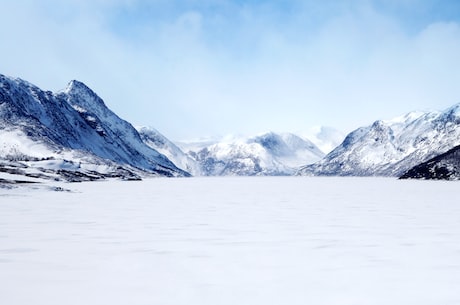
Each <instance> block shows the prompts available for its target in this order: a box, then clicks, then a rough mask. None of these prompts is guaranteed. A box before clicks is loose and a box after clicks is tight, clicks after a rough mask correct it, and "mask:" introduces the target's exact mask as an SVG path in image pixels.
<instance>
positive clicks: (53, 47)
mask: <svg viewBox="0 0 460 305" xmlns="http://www.w3.org/2000/svg"><path fill="white" fill-rule="evenodd" d="M142 3H143V2H142V1H134V0H133V1H129V0H124V1H123V0H120V1H107V0H98V1H77V0H75V1H67V2H65V3H63V2H58V1H53V0H48V1H41V2H40V3H38V2H34V1H17V2H11V3H7V4H5V5H4V8H5V9H4V10H2V13H1V16H0V17H1V18H0V39H1V40H2V48H0V56H1V58H2V59H3V60H2V69H1V71H0V73H5V74H9V75H12V76H19V77H23V78H25V79H27V80H30V81H31V82H33V83H36V84H37V85H39V86H41V87H43V88H44V89H51V90H57V89H59V88H62V87H64V86H65V84H66V82H67V81H69V80H70V79H73V78H77V79H80V80H82V81H84V82H86V83H87V84H88V85H89V86H91V87H92V88H93V89H94V90H95V91H96V92H97V93H99V94H100V95H101V96H102V97H103V98H104V99H105V100H106V102H107V104H108V105H109V106H110V107H111V108H112V109H114V110H115V111H116V112H117V113H118V114H119V115H120V116H122V117H124V118H126V119H128V120H130V121H132V122H133V123H139V124H144V125H153V126H156V127H157V128H158V129H159V130H160V131H162V132H164V133H165V134H166V135H171V136H172V137H173V138H183V137H188V136H190V137H192V136H194V137H197V136H205V135H212V134H216V133H220V134H224V133H245V132H249V133H253V132H254V133H255V132H262V131H265V130H266V129H275V130H286V131H289V130H299V129H306V128H308V127H309V126H313V125H318V124H326V125H332V126H336V127H338V128H342V129H345V131H349V129H352V128H355V127H358V126H359V125H361V124H367V123H370V122H371V121H372V120H374V119H378V118H389V117H391V116H395V115H399V114H401V113H403V112H405V111H410V110H413V109H416V108H422V109H425V108H444V107H447V106H449V105H450V104H453V103H455V102H460V93H459V92H458V90H457V87H458V84H456V81H457V80H458V79H460V56H459V55H458V54H460V29H459V24H458V23H455V22H437V23H433V24H426V25H425V27H424V28H422V30H421V31H418V32H416V33H414V34H413V33H408V31H407V30H406V29H405V27H404V25H403V24H401V20H399V19H397V18H396V17H394V16H390V15H387V14H384V13H382V12H380V11H378V10H377V9H375V7H374V6H373V5H372V2H370V1H362V2H360V3H361V4H360V5H359V6H351V5H350V4H349V3H348V4H349V5H343V6H340V7H338V8H337V7H335V8H334V9H332V10H330V11H328V10H326V9H325V8H321V7H317V5H318V4H317V2H299V3H297V4H296V6H294V7H295V8H297V10H293V11H288V12H280V11H279V9H280V7H279V5H278V6H277V5H265V6H263V5H259V6H251V5H249V4H245V5H240V6H238V5H235V4H234V3H231V2H228V1H209V2H207V3H205V4H202V2H201V4H200V5H201V6H200V5H198V4H196V3H194V2H193V1H187V2H186V3H185V4H186V5H185V4H184V7H185V9H181V8H176V10H173V9H171V8H170V7H168V4H167V2H165V1H160V0H157V2H155V3H157V4H158V3H160V4H161V6H160V7H161V8H164V9H165V11H167V12H168V13H167V15H165V16H162V18H156V17H157V15H158V14H160V13H159V12H158V11H154V10H152V14H153V15H152V17H149V16H150V15H149V11H148V9H147V8H148V6H147V8H146V11H147V13H146V14H145V15H142V16H141V17H142V18H141V17H139V19H142V20H137V21H136V19H135V18H134V17H135V16H136V14H137V11H138V10H139V9H138V7H139V5H146V4H145V3H144V4H142ZM315 3H316V4H315ZM160 4H159V5H160ZM174 5H177V3H176V4H174ZM407 5H408V4H407ZM213 7H214V8H213ZM215 7H218V8H220V9H216V8H215ZM223 8H225V10H224V9H223ZM150 9H151V8H150ZM6 12H8V13H6ZM316 13H318V16H319V17H318V16H316V15H315V14H316ZM124 14H128V15H129V16H126V15H124ZM130 14H134V15H130ZM165 14H166V13H165ZM133 22H135V24H133ZM118 27H123V28H122V29H121V30H120V28H118Z"/></svg>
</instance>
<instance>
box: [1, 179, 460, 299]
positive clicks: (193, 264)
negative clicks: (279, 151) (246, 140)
mask: <svg viewBox="0 0 460 305" xmlns="http://www.w3.org/2000/svg"><path fill="white" fill-rule="evenodd" d="M61 186H63V187H64V188H70V189H72V190H74V191H73V192H70V193H69V192H51V191H45V190H44V189H39V190H27V189H15V190H6V189H1V188H0V296H1V299H2V301H1V303H2V304H14V305H22V304H24V305H26V304H27V305H30V304H34V305H40V304H43V305H45V304H46V305H53V304H56V305H57V304H59V305H61V304H69V305H73V304H75V305H76V304H79V305H80V304H84V305H93V304H94V305H97V304H111V305H116V304H120V305H121V304H139V305H143V304H145V305H147V304H150V305H151V304H159V305H160V304H161V305H169V304H171V305H182V304H184V305H192V304H199V305H206V304H209V305H220V304H222V305H223V304H225V305H227V304H228V305H235V304H238V305H246V304H247V305H256V304H263V305H270V304H289V305H293V304H299V305H300V304H317V305H323V304H324V305H334V304H337V305H361V304H362V305H365V304H366V305H367V304H373V305H380V304H382V305H384V304H385V305H388V304H392V305H397V304H401V305H403V304H404V305H407V304H417V305H425V304H426V305H439V304H445V305H447V304H459V303H460V293H459V292H458V287H460V259H459V257H460V205H459V204H458V195H459V193H460V188H459V186H458V184H457V183H455V182H432V181H431V182H428V181H398V180H394V179H382V178H317V177H311V178H310V177H257V178H248V177H232V178H230V177H225V178H190V179H166V178H157V179H148V180H144V181H142V182H121V181H110V182H92V183H81V184H63V185H61Z"/></svg>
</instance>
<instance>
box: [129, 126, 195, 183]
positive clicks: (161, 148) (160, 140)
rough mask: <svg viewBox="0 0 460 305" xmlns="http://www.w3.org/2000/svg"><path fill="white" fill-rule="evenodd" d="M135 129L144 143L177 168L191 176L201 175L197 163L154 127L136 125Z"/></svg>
mask: <svg viewBox="0 0 460 305" xmlns="http://www.w3.org/2000/svg"><path fill="white" fill-rule="evenodd" d="M136 129H137V131H138V132H139V135H140V136H141V139H142V141H143V142H144V143H145V144H147V145H148V146H150V147H151V148H153V149H155V150H156V151H158V152H159V153H161V154H163V155H165V156H166V157H167V158H168V159H169V160H171V161H172V162H173V163H174V164H175V165H176V166H177V167H178V168H180V169H183V170H184V171H187V172H188V173H190V174H192V175H193V176H201V170H200V166H199V164H198V163H197V162H196V161H195V160H194V159H193V158H192V157H191V156H190V155H188V154H186V153H184V152H183V151H182V150H181V149H180V148H179V147H178V146H177V145H176V144H174V143H173V142H171V141H170V140H169V139H168V138H166V137H165V136H164V135H162V134H161V133H160V132H159V131H157V130H156V129H155V128H153V127H136Z"/></svg>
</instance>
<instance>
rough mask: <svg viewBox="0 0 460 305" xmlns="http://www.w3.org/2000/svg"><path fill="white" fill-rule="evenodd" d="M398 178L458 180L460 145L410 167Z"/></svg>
mask: <svg viewBox="0 0 460 305" xmlns="http://www.w3.org/2000/svg"><path fill="white" fill-rule="evenodd" d="M400 179H436V180H460V146H456V147H454V148H453V149H451V150H449V151H448V152H446V153H444V154H441V155H439V156H436V157H434V158H432V159H430V160H428V161H426V162H423V163H422V164H419V165H417V166H415V167H413V168H411V169H410V170H409V171H407V172H406V173H404V174H403V175H402V176H401V177H400Z"/></svg>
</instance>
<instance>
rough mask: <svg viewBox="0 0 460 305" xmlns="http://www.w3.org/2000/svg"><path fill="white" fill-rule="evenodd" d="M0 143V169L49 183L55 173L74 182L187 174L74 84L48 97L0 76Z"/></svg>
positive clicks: (84, 88)
mask: <svg viewBox="0 0 460 305" xmlns="http://www.w3.org/2000/svg"><path fill="white" fill-rule="evenodd" d="M0 139H1V143H0V145H1V146H0V160H2V162H1V164H0V167H2V168H3V169H4V168H5V167H13V168H15V170H13V171H17V172H18V173H19V172H21V171H22V172H24V171H25V170H24V168H26V169H27V168H34V169H35V170H38V171H41V174H43V175H45V176H46V175H48V176H51V177H53V179H57V177H56V175H55V174H58V177H60V178H63V179H67V180H77V181H79V180H92V179H93V178H94V179H97V178H103V177H112V176H115V177H121V178H126V179H131V178H139V177H140V175H142V174H149V175H158V176H185V175H188V174H187V173H186V172H184V171H182V170H180V169H178V168H177V167H176V166H175V165H174V164H173V163H172V162H171V161H170V160H168V158H166V157H165V156H164V155H162V154H160V153H158V152H157V151H156V150H154V149H152V148H151V147H148V146H147V145H146V144H145V143H143V141H142V140H141V138H140V135H139V134H138V132H137V131H136V130H135V129H134V127H133V126H131V124H129V123H128V122H126V121H124V120H122V119H121V118H119V117H118V116H117V115H116V114H114V113H113V112H112V111H111V110H110V109H108V108H107V106H106V105H105V104H104V102H103V100H102V99H101V98H100V97H99V96H97V95H96V94H95V93H94V92H93V91H92V90H91V89H90V88H88V87H87V86H86V85H84V84H83V83H81V82H78V81H71V82H70V83H69V85H68V86H67V88H66V89H65V90H64V91H62V92H58V93H52V92H50V91H43V90H41V89H39V88H38V87H36V86H34V85H32V84H30V83H28V82H26V81H24V80H21V79H17V78H10V77H7V76H4V75H0ZM7 161H14V163H11V162H10V163H7ZM0 172H3V173H5V172H8V171H5V170H3V171H2V170H0ZM10 172H11V170H10ZM29 172H30V170H27V171H26V173H29Z"/></svg>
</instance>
